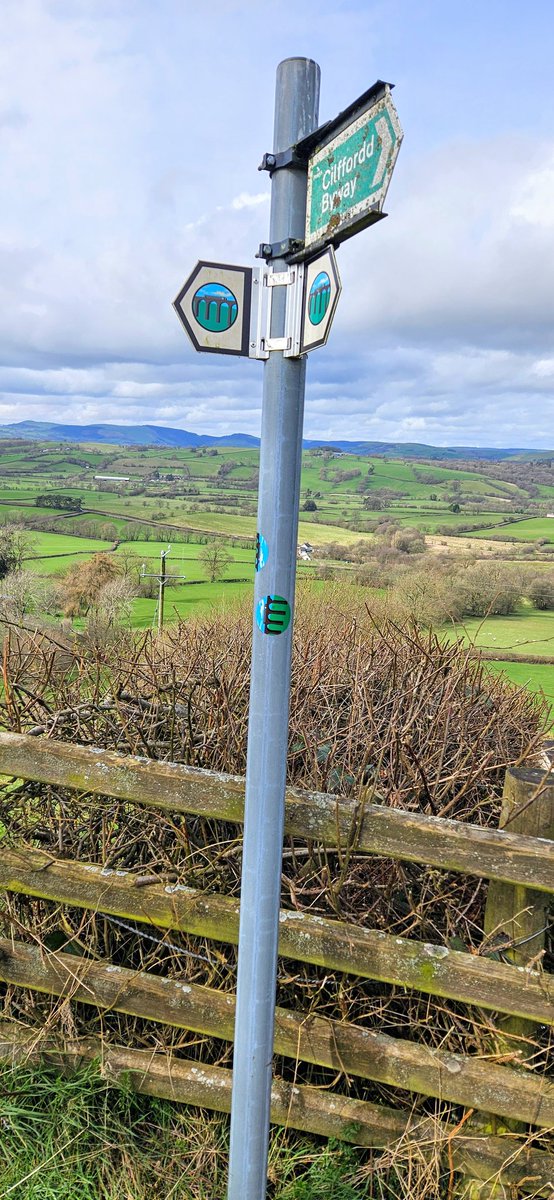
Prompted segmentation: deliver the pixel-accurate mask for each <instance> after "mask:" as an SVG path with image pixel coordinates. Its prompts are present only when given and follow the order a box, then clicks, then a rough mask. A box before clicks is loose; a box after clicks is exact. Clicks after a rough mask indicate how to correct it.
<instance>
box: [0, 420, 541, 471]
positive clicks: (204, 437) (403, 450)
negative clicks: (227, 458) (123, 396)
mask: <svg viewBox="0 0 554 1200" xmlns="http://www.w3.org/2000/svg"><path fill="white" fill-rule="evenodd" d="M0 438H25V439H28V440H30V441H31V440H32V441H54V442H97V443H104V444H113V445H116V446H168V447H169V446H175V447H184V448H187V447H191V446H237V447H243V448H246V447H253V448H256V447H257V446H259V444H260V439H259V438H257V437H252V436H251V435H250V434H248V433H229V434H227V435H226V436H225V437H213V436H212V435H210V434H208V433H190V432H189V431H188V430H187V429H170V428H168V427H167V426H165V425H108V424H99V425H62V424H57V423H56V422H55V421H17V422H16V423H15V424H13V425H1V426H0ZM322 446H332V447H333V448H334V449H336V450H342V451H343V452H344V453H346V454H382V455H385V456H388V457H390V458H437V459H442V460H443V461H444V460H445V459H446V460H448V459H451V460H452V461H455V460H460V459H483V460H488V461H492V462H500V461H502V460H503V459H506V458H514V457H517V458H519V459H520V460H522V459H523V460H525V459H531V458H547V457H551V456H552V455H553V454H554V450H552V451H548V450H525V449H521V448H517V447H514V448H513V449H509V450H502V449H497V448H495V447H493V446H426V445H425V444H424V443H423V442H345V441H336V440H333V441H332V442H329V441H324V440H320V441H313V440H306V441H304V448H305V449H308V450H309V449H316V448H320V447H322Z"/></svg>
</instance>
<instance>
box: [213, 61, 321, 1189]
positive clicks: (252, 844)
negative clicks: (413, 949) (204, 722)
mask: <svg viewBox="0 0 554 1200" xmlns="http://www.w3.org/2000/svg"><path fill="white" fill-rule="evenodd" d="M319 79H320V71H319V67H318V65H317V63H315V62H313V61H312V60H311V59H307V58H288V59H285V61H284V62H282V63H280V65H279V67H278V68H277V87H276V100H275V130H274V153H276V154H277V153H279V152H280V151H283V150H287V149H288V148H289V146H293V145H294V144H295V143H296V142H297V141H299V139H300V138H302V137H304V136H305V135H306V134H308V133H311V132H312V131H313V129H315V128H316V126H317V119H318V109H319ZM305 215H306V173H305V172H304V171H302V170H298V169H297V168H290V167H285V168H281V169H279V170H278V171H276V172H275V173H274V175H273V177H272V188H271V217H270V233H269V240H270V241H271V242H272V243H273V242H280V241H282V240H284V239H285V238H289V237H292V238H303V237H304V222H305ZM273 266H274V269H275V270H276V271H286V270H287V263H286V262H285V261H284V260H283V259H276V260H274V262H273ZM286 291H287V288H286V287H285V286H283V287H276V288H274V289H273V293H274V294H273V309H272V327H271V337H272V338H273V337H282V336H284V333H285V303H286ZM305 378H306V359H305V358H300V359H294V358H284V357H283V354H282V352H280V351H278V350H275V351H272V352H271V353H270V356H269V359H268V360H267V362H266V364H265V367H264V388H263V404H262V438H261V450H260V488H259V504H258V551H257V556H256V566H257V574H256V588H255V600H254V639H253V650H252V681H251V688H250V714H249V724H248V758H247V770H246V808H245V823H244V849H243V863H242V887H241V903H240V934H239V958H238V989H237V1011H236V1021H235V1046H234V1056H233V1096H232V1111H231V1155H230V1164H229V1187H228V1193H227V1194H228V1200H264V1197H265V1196H266V1181H267V1153H268V1140H269V1106H270V1092H271V1076H272V1056H273V1025H274V1015H275V985H276V974H277V937H278V926H279V901H280V891H281V862H282V851H283V827H284V812H285V780H286V766H287V742H288V719H289V692H290V670H291V651H292V618H293V608H294V586H295V578H296V549H297V537H298V507H299V497H300V467H301V457H302V427H303V417H304V389H305Z"/></svg>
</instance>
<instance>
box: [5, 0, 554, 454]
mask: <svg viewBox="0 0 554 1200" xmlns="http://www.w3.org/2000/svg"><path fill="white" fill-rule="evenodd" d="M1 11H2V44H1V47H0V59H1V71H0V81H1V83H0V140H1V158H2V173H1V180H0V189H1V203H0V299H1V303H0V346H1V365H0V389H1V396H0V423H4V422H10V421H16V420H26V419H31V420H57V421H66V422H67V421H71V422H75V423H86V422H92V421H99V420H101V421H112V422H118V423H124V424H135V423H154V424H158V425H172V426H178V427H182V428H186V429H190V430H193V431H195V432H197V433H201V432H205V433H211V434H218V433H221V434H225V433H230V432H234V431H236V430H241V431H244V432H248V433H254V434H257V433H258V432H259V426H260V403H261V384H262V371H263V367H262V365H261V363H258V362H249V361H245V360H242V359H238V358H228V357H226V356H217V355H204V354H203V355H199V354H195V352H194V351H193V350H192V348H191V347H189V344H188V342H187V339H186V337H185V335H184V333H183V331H182V329H181V327H180V326H179V323H178V321H177V318H176V316H175V314H174V312H173V310H172V308H171V301H172V299H173V297H174V296H175V294H176V292H177V291H178V290H179V288H180V286H181V284H182V283H183V281H184V279H185V278H186V276H187V274H188V273H189V270H190V269H191V268H192V266H193V265H194V263H195V261H196V260H197V259H199V258H205V259H215V260H217V259H222V260H224V261H231V262H233V261H235V262H237V263H245V264H251V265H254V257H253V256H254V253H255V250H256V248H257V246H258V244H259V242H260V241H262V240H264V239H266V238H267V236H268V220H269V202H268V201H269V180H268V177H267V175H265V174H260V173H258V171H257V166H258V163H259V161H260V159H261V156H262V153H263V152H264V151H265V150H270V149H271V140H272V128H273V100H274V80H275V68H276V66H277V63H278V62H279V61H280V60H281V59H282V58H285V57H287V56H289V55H306V56H309V57H312V58H314V59H316V61H317V62H319V64H320V66H321V70H322V83H321V105H320V121H321V122H323V121H325V120H327V119H328V118H330V117H332V116H334V115H336V113H337V112H338V111H339V110H340V109H342V108H344V107H345V106H346V105H347V104H348V103H349V102H350V101H351V100H353V99H355V97H356V96H357V95H359V94H360V93H361V92H363V91H365V89H366V88H367V87H369V86H370V85H371V84H372V83H373V82H374V80H375V79H377V78H382V79H387V80H390V81H391V82H394V83H395V84H396V88H395V92H394V100H395V103H396V107H397V109H398V112H399V115H400V119H401V121H402V124H403V126H404V131H405V138H404V144H403V146H402V149H401V152H400V156H399V159H398V163H397V166H396V170H395V173H394V178H393V181H392V184H391V187H390V191H389V194H388V197H387V202H386V210H387V211H388V213H389V216H388V219H387V220H386V221H382V222H380V223H379V224H377V225H376V226H374V227H373V228H370V229H368V230H365V231H364V232H362V233H360V234H358V236H357V237H355V238H353V239H352V240H351V241H350V242H348V243H346V244H345V245H343V246H342V247H341V248H340V250H339V252H338V257H339V266H340V270H341V274H342V280H343V289H344V290H343V294H342V297H341V301H340V305H339V308H338V311H337V315H336V318H335V323H334V326H333V330H332V333H331V336H330V340H329V342H328V345H327V346H326V347H325V348H324V349H320V350H317V351H314V352H313V353H312V354H311V355H310V361H309V365H308V389H307V403H306V421H305V433H306V435H307V436H309V437H318V438H325V439H327V438H329V439H330V438H333V437H335V438H339V437H341V438H368V439H376V438H379V439H386V440H393V439H394V440H398V439H399V440H402V441H423V442H429V443H434V444H439V445H447V444H459V445H491V446H531V447H552V446H554V103H553V100H554V82H553V73H552V47H553V45H554V4H552V2H551V0H527V3H526V4H523V5H522V4H521V3H520V0H341V2H339V0H211V3H210V4H209V5H200V4H198V2H197V0H2V2H1Z"/></svg>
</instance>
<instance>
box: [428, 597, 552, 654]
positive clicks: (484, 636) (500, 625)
mask: <svg viewBox="0 0 554 1200" xmlns="http://www.w3.org/2000/svg"><path fill="white" fill-rule="evenodd" d="M448 636H449V637H451V638H454V637H463V638H464V640H466V641H469V642H472V644H473V645H475V646H480V647H481V648H482V649H483V650H496V651H499V652H500V651H506V658H509V657H510V654H509V651H512V652H513V653H514V654H521V655H524V654H529V655H531V656H532V657H535V656H538V655H540V656H541V657H553V658H554V613H552V612H536V611H534V610H533V609H528V610H526V611H522V612H521V613H518V614H515V615H514V616H510V617H486V618H483V617H468V618H467V619H466V620H465V621H464V622H463V624H459V625H455V626H453V628H452V630H451V631H449V634H448Z"/></svg>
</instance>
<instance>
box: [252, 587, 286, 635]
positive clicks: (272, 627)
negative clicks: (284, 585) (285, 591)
mask: <svg viewBox="0 0 554 1200" xmlns="http://www.w3.org/2000/svg"><path fill="white" fill-rule="evenodd" d="M256 623H257V625H258V629H261V631H262V633H272V634H275V633H284V632H285V629H288V626H289V624H290V604H289V602H288V600H285V598H284V596H262V599H261V600H258V603H257V605H256Z"/></svg>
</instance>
